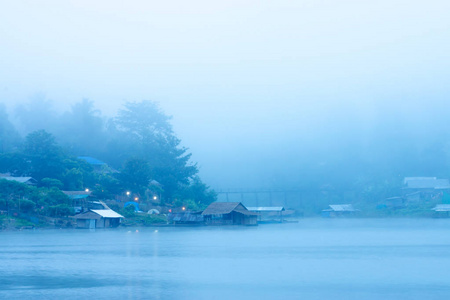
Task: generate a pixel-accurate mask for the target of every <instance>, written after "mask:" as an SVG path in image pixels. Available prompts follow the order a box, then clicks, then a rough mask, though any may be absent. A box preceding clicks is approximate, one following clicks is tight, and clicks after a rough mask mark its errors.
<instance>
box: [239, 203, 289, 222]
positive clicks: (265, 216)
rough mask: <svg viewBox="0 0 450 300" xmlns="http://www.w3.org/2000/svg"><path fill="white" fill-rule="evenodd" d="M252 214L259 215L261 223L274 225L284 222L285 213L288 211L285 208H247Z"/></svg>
mask: <svg viewBox="0 0 450 300" xmlns="http://www.w3.org/2000/svg"><path fill="white" fill-rule="evenodd" d="M247 209H248V210H249V211H251V212H254V213H257V214H258V222H259V223H273V222H279V223H282V222H283V211H286V209H285V208H284V207H283V206H259V207H247Z"/></svg>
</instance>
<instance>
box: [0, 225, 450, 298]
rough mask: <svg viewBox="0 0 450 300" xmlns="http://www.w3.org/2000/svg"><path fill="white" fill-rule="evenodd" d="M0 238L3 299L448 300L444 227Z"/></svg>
mask: <svg viewBox="0 0 450 300" xmlns="http://www.w3.org/2000/svg"><path fill="white" fill-rule="evenodd" d="M135 230H136V228H135V229H116V230H97V231H88V230H36V231H23V232H0V299H61V298H67V299H86V298H87V297H88V298H92V299H94V298H95V299H384V300H386V299H450V220H355V219H353V220H344V219H340V220H323V219H305V220H301V221H300V222H299V223H298V224H277V225H260V226H258V227H202V228H158V229H157V231H155V229H154V228H139V229H138V230H139V232H136V231H135Z"/></svg>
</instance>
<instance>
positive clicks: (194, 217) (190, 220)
mask: <svg viewBox="0 0 450 300" xmlns="http://www.w3.org/2000/svg"><path fill="white" fill-rule="evenodd" d="M167 220H168V221H169V223H172V224H175V225H203V224H204V221H205V220H204V217H203V215H202V212H201V211H199V212H189V211H187V212H173V213H169V214H168V215H167Z"/></svg>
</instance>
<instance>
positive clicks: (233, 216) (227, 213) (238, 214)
mask: <svg viewBox="0 0 450 300" xmlns="http://www.w3.org/2000/svg"><path fill="white" fill-rule="evenodd" d="M202 215H203V217H204V219H205V223H206V224H207V225H257V216H258V214H257V213H254V212H251V211H249V210H248V209H247V208H246V207H245V206H244V205H243V204H242V203H240V202H214V203H211V204H210V205H209V206H208V207H207V208H206V209H205V210H204V211H203V213H202Z"/></svg>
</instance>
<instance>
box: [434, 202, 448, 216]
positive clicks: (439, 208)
mask: <svg viewBox="0 0 450 300" xmlns="http://www.w3.org/2000/svg"><path fill="white" fill-rule="evenodd" d="M431 210H433V211H434V216H435V217H436V218H448V217H450V204H437V205H436V206H435V207H433V208H432V209H431Z"/></svg>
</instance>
